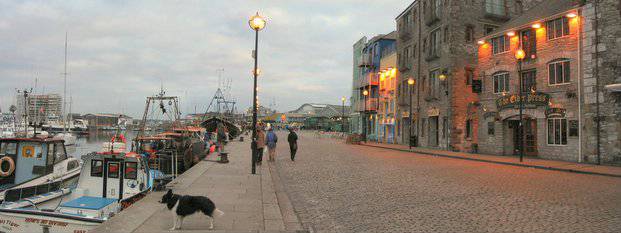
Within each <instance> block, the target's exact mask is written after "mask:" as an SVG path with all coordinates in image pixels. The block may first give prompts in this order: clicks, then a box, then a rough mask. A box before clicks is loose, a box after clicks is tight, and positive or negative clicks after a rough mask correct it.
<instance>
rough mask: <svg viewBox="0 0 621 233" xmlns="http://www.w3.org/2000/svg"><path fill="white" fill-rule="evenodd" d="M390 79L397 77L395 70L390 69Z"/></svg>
mask: <svg viewBox="0 0 621 233" xmlns="http://www.w3.org/2000/svg"><path fill="white" fill-rule="evenodd" d="M390 77H391V78H394V77H397V68H392V69H390Z"/></svg>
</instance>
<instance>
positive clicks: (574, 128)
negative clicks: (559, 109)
mask: <svg viewBox="0 0 621 233" xmlns="http://www.w3.org/2000/svg"><path fill="white" fill-rule="evenodd" d="M569 136H570V137H578V121H577V120H570V121H569Z"/></svg>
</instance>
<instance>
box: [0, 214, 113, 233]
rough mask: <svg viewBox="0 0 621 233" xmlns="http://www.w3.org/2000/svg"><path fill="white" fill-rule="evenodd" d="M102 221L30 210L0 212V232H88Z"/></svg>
mask: <svg viewBox="0 0 621 233" xmlns="http://www.w3.org/2000/svg"><path fill="white" fill-rule="evenodd" d="M103 221H104V220H102V219H95V218H84V217H79V216H71V215H63V214H57V213H54V212H50V213H47V212H42V211H32V210H22V209H19V210H11V209H8V210H7V209H5V210H0V232H42V233H43V232H50V233H74V232H88V231H89V230H92V229H94V228H96V227H98V226H99V225H101V223H102V222H103Z"/></svg>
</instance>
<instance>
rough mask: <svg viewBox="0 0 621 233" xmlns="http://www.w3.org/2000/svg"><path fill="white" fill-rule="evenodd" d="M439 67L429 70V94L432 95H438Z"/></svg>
mask: <svg viewBox="0 0 621 233" xmlns="http://www.w3.org/2000/svg"><path fill="white" fill-rule="evenodd" d="M438 76H440V69H435V70H432V71H430V72H429V90H430V93H429V95H430V96H432V97H438V96H439V92H440V80H439V79H438Z"/></svg>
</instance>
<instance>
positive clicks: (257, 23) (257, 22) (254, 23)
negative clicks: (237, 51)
mask: <svg viewBox="0 0 621 233" xmlns="http://www.w3.org/2000/svg"><path fill="white" fill-rule="evenodd" d="M265 23H266V22H265V19H264V18H263V17H261V16H260V15H259V12H257V14H256V15H253V16H252V17H250V20H248V24H249V25H250V28H252V30H254V33H255V34H254V54H253V55H254V56H253V57H254V69H253V70H252V76H253V78H254V80H253V81H254V86H253V89H252V105H253V107H252V143H251V144H250V149H251V151H252V174H256V170H257V102H258V99H257V76H258V75H259V68H258V67H257V65H258V60H259V31H261V29H263V28H264V27H265Z"/></svg>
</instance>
